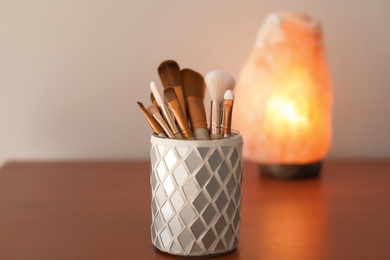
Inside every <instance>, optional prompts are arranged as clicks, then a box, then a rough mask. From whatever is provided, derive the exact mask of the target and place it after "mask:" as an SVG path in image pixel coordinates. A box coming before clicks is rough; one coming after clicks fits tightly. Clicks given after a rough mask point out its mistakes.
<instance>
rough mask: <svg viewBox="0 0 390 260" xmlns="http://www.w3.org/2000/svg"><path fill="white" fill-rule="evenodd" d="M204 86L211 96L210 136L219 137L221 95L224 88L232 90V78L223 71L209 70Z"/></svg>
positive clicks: (233, 81)
mask: <svg viewBox="0 0 390 260" xmlns="http://www.w3.org/2000/svg"><path fill="white" fill-rule="evenodd" d="M205 82H206V86H207V88H208V90H209V93H210V97H211V106H210V138H211V139H220V138H222V137H223V132H222V110H223V106H222V104H223V95H224V94H225V92H226V90H228V89H230V90H233V88H234V85H235V80H234V78H233V77H232V76H231V75H230V74H229V73H226V72H223V71H217V70H214V71H211V72H209V73H207V75H206V77H205Z"/></svg>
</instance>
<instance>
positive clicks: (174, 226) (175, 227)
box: [169, 216, 182, 234]
mask: <svg viewBox="0 0 390 260" xmlns="http://www.w3.org/2000/svg"><path fill="white" fill-rule="evenodd" d="M169 229H170V230H171V232H172V234H176V233H178V232H180V230H181V229H182V226H181V224H180V221H179V219H178V218H177V216H174V217H173V218H172V219H171V221H169Z"/></svg>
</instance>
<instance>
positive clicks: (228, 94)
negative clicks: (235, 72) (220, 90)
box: [223, 89, 234, 100]
mask: <svg viewBox="0 0 390 260" xmlns="http://www.w3.org/2000/svg"><path fill="white" fill-rule="evenodd" d="M223 99H225V100H233V99H234V94H233V91H231V90H230V89H228V90H226V92H225V94H224V95H223Z"/></svg>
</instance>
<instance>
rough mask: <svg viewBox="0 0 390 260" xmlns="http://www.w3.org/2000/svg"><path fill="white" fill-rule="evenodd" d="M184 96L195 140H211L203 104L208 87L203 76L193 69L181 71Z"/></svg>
mask: <svg viewBox="0 0 390 260" xmlns="http://www.w3.org/2000/svg"><path fill="white" fill-rule="evenodd" d="M181 78H182V81H183V89H184V96H185V98H186V100H187V110H188V115H189V118H190V122H191V128H192V131H193V133H194V136H195V139H203V140H208V139H210V134H209V131H208V129H207V116H206V109H205V107H204V104H203V99H204V96H205V91H206V85H205V83H204V79H203V76H202V75H200V74H199V73H198V72H196V71H193V70H191V69H183V70H181Z"/></svg>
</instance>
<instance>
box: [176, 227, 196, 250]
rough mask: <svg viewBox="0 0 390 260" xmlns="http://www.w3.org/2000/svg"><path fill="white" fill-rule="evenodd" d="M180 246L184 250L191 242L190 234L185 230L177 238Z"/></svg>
mask: <svg viewBox="0 0 390 260" xmlns="http://www.w3.org/2000/svg"><path fill="white" fill-rule="evenodd" d="M177 240H179V243H180V245H181V246H182V247H183V248H184V250H185V249H186V248H187V247H188V246H189V245H190V244H191V242H192V241H193V238H192V234H191V232H190V231H189V230H188V229H187V228H185V229H184V230H183V232H182V233H181V234H180V235H179V236H178V237H177Z"/></svg>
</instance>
